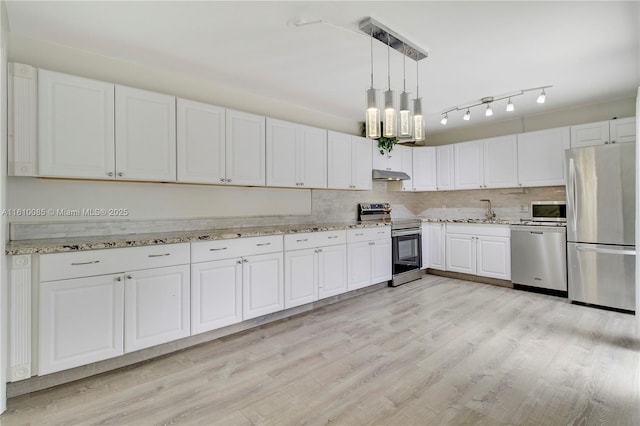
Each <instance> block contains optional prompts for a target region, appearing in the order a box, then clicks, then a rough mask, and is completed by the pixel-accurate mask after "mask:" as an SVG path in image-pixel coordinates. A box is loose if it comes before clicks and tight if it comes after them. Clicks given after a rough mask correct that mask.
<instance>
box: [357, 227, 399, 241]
mask: <svg viewBox="0 0 640 426" xmlns="http://www.w3.org/2000/svg"><path fill="white" fill-rule="evenodd" d="M385 238H391V227H390V226H378V227H375V228H359V229H347V242H348V243H357V242H360V241H371V240H382V239H385Z"/></svg>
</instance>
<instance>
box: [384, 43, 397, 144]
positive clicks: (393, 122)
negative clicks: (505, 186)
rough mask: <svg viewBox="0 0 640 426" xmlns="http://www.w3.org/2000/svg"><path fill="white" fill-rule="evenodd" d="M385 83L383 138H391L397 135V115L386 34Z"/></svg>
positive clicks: (389, 47)
mask: <svg viewBox="0 0 640 426" xmlns="http://www.w3.org/2000/svg"><path fill="white" fill-rule="evenodd" d="M387 82H388V88H387V91H386V92H384V128H383V132H382V134H383V136H384V137H387V138H392V137H395V136H397V135H398V131H397V120H398V118H397V115H396V105H395V99H394V93H393V90H391V37H390V36H389V34H387Z"/></svg>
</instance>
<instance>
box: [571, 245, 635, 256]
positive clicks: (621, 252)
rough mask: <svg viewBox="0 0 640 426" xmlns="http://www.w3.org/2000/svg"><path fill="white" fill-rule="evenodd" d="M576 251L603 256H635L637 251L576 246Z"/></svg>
mask: <svg viewBox="0 0 640 426" xmlns="http://www.w3.org/2000/svg"><path fill="white" fill-rule="evenodd" d="M576 250H578V251H585V252H591V253H602V254H619V255H621V256H622V255H625V256H635V255H636V251H635V250H614V249H606V248H597V247H587V246H576Z"/></svg>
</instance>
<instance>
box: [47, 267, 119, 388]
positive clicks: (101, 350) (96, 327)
mask: <svg viewBox="0 0 640 426" xmlns="http://www.w3.org/2000/svg"><path fill="white" fill-rule="evenodd" d="M123 308H124V287H123V279H122V275H121V274H117V275H115V274H114V275H101V276H97V277H89V278H77V279H70V280H61V281H48V282H43V283H40V306H39V309H40V315H39V317H40V320H39V321H40V326H39V333H40V339H39V372H38V374H39V375H43V374H49V373H53V372H55V371H61V370H66V369H68V368H73V367H78V366H80V365H85V364H90V363H92V362H97V361H102V360H104V359H108V358H112V357H115V356H118V355H122V354H123V353H124V348H123V341H124V340H123V327H124V325H123V324H124V323H123V318H124V314H123Z"/></svg>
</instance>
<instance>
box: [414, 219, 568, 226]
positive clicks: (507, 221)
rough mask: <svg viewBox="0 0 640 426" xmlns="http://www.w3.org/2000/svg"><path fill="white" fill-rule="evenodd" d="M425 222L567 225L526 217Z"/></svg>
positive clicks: (430, 220)
mask: <svg viewBox="0 0 640 426" xmlns="http://www.w3.org/2000/svg"><path fill="white" fill-rule="evenodd" d="M422 221H423V222H433V223H477V224H481V225H484V224H490V225H526V226H556V227H557V226H560V227H566V226H567V223H566V222H535V221H533V220H526V219H447V218H422Z"/></svg>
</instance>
